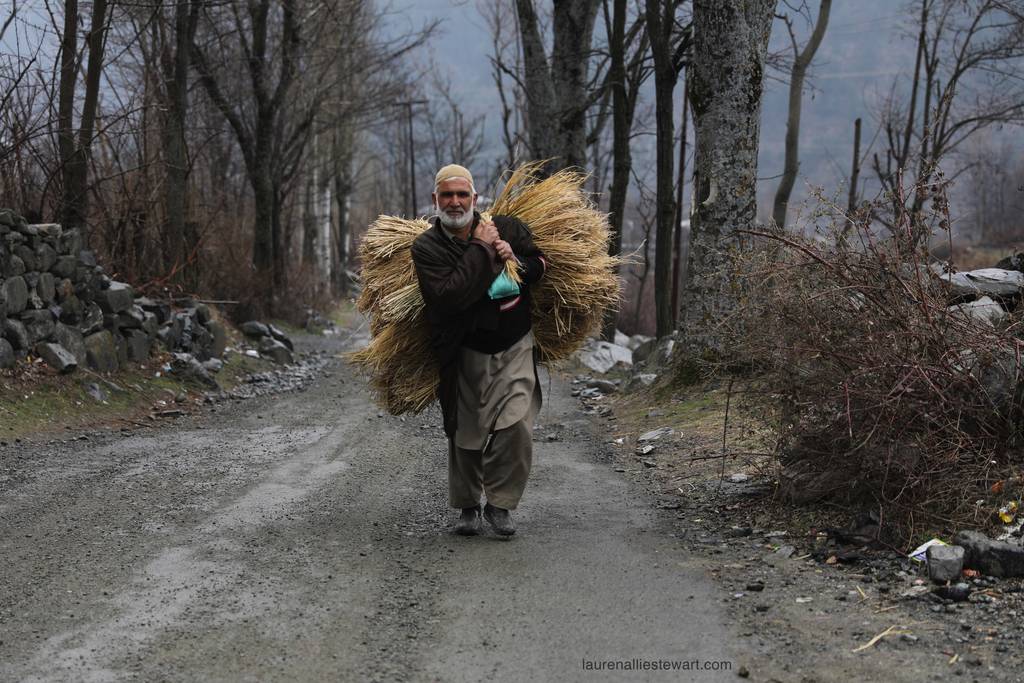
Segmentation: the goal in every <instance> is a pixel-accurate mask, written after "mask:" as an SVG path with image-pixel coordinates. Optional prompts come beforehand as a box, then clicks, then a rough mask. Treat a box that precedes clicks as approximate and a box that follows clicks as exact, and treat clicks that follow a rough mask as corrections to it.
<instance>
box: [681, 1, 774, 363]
mask: <svg viewBox="0 0 1024 683" xmlns="http://www.w3.org/2000/svg"><path fill="white" fill-rule="evenodd" d="M776 2H777V0H749V1H747V2H742V3H741V2H735V1H733V2H722V1H721V0H695V1H694V29H695V30H694V60H693V66H692V67H691V71H690V77H691V78H692V81H691V83H690V104H691V108H692V112H693V117H694V129H695V131H696V150H697V153H696V158H695V163H694V165H695V169H694V170H695V181H694V182H695V183H696V185H695V189H696V192H695V199H696V202H695V206H694V213H693V215H692V221H691V225H690V254H689V260H688V267H687V272H686V283H685V286H684V287H683V292H682V305H683V315H682V317H681V324H680V328H681V330H682V332H683V339H684V345H685V347H686V348H687V349H688V350H689V351H690V352H691V353H692V354H695V355H696V356H705V355H707V354H708V353H709V352H710V353H719V352H721V351H722V350H723V349H722V348H721V342H720V339H719V338H718V336H717V334H716V331H715V328H716V326H717V323H718V322H719V320H721V318H722V316H723V315H725V314H727V313H728V312H729V311H730V310H731V308H732V306H733V305H734V298H733V292H732V290H731V284H732V283H731V282H730V280H729V278H728V275H727V273H726V265H727V256H728V251H729V249H731V248H733V247H735V246H737V245H736V239H735V235H734V231H735V230H737V229H743V228H747V227H749V226H751V224H752V223H753V222H754V220H755V219H756V215H757V194H756V189H757V150H758V139H759V133H760V114H761V93H762V88H763V79H764V62H765V54H766V52H767V48H768V36H769V33H770V31H771V24H772V17H773V15H774V11H775V5H776Z"/></svg>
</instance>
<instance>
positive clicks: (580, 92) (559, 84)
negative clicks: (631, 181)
mask: <svg viewBox="0 0 1024 683" xmlns="http://www.w3.org/2000/svg"><path fill="white" fill-rule="evenodd" d="M598 4H599V0H561V1H560V2H556V3H555V14H554V21H553V27H552V28H553V32H554V42H553V49H552V51H551V80H552V83H553V85H554V90H555V102H556V106H557V109H556V112H555V120H556V121H557V125H558V143H559V147H558V148H557V149H556V151H557V152H558V156H559V157H560V167H561V168H567V167H574V166H575V167H579V168H584V167H585V166H586V163H587V118H586V116H587V108H588V105H587V101H588V99H589V95H590V93H588V92H587V87H586V86H587V65H588V64H589V62H590V41H591V38H592V37H593V34H594V21H595V20H596V19H597V9H598ZM540 123H542V124H546V123H548V122H544V121H542V122H540Z"/></svg>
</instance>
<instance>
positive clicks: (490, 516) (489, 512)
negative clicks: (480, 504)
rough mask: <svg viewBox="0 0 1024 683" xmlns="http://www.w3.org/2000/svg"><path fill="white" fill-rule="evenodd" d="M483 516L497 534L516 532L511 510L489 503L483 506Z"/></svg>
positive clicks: (509, 534)
mask: <svg viewBox="0 0 1024 683" xmlns="http://www.w3.org/2000/svg"><path fill="white" fill-rule="evenodd" d="M484 518H485V519H486V520H487V523H488V524H490V525H491V528H493V529H494V533H496V534H498V535H499V536H511V535H512V534H514V533H515V532H516V524H515V522H513V521H512V512H511V511H509V510H506V509H505V508H499V507H494V506H493V505H491V504H490V503H488V504H487V505H485V506H484Z"/></svg>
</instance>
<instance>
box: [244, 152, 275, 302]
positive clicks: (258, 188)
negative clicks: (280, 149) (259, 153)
mask: <svg viewBox="0 0 1024 683" xmlns="http://www.w3.org/2000/svg"><path fill="white" fill-rule="evenodd" d="M250 182H251V183H252V190H253V199H254V203H255V214H256V215H255V221H254V224H253V240H252V245H253V246H252V265H253V267H254V268H255V269H256V272H257V273H258V274H259V275H260V279H261V280H263V281H264V282H266V277H267V276H269V275H270V274H271V270H272V269H273V267H274V234H273V222H274V187H273V184H272V183H271V181H270V172H269V170H267V171H266V172H257V173H256V175H251V176H250Z"/></svg>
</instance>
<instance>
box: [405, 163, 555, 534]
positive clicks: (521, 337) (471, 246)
mask: <svg viewBox="0 0 1024 683" xmlns="http://www.w3.org/2000/svg"><path fill="white" fill-rule="evenodd" d="M432 198H433V201H434V210H435V212H436V216H435V217H434V218H433V220H432V221H431V226H430V228H429V229H428V230H427V231H426V232H424V233H423V234H422V235H420V236H419V237H418V238H416V241H415V243H414V244H413V246H412V260H413V263H414V264H415V267H416V277H417V279H418V280H419V286H420V292H421V293H422V294H423V301H424V302H425V304H426V308H425V312H426V318H427V322H428V325H429V327H430V344H431V348H432V349H433V351H434V353H435V354H436V355H437V358H438V360H439V361H440V368H441V369H440V383H439V385H438V399H439V400H440V403H441V412H442V414H443V416H444V430H445V434H447V435H448V491H449V500H450V503H451V506H452V507H454V508H459V509H461V511H462V513H461V515H460V517H459V521H458V523H457V524H456V526H455V532H456V533H459V534H462V535H470V536H471V535H475V534H478V533H480V529H481V526H482V524H481V521H480V496H481V494H484V495H485V496H486V499H487V504H486V505H485V506H484V509H483V516H484V518H485V519H487V521H488V523H489V524H490V525H491V526H492V527H493V529H494V531H495V532H496V533H498V534H500V535H502V536H511V535H512V534H514V533H515V524H514V523H513V520H512V514H511V510H514V509H515V508H516V506H517V505H518V504H519V499H520V498H521V497H522V495H523V489H524V488H525V487H526V480H527V478H528V477H529V474H530V466H531V463H532V458H533V421H534V418H535V417H536V416H537V413H538V412H539V410H540V403H541V395H540V384H539V382H538V381H537V371H536V366H535V364H534V355H533V335H532V334H531V331H530V308H531V298H530V286H531V285H532V284H534V283H536V282H537V281H538V280H540V278H541V277H542V276H543V275H544V271H545V270H546V269H547V262H546V261H545V260H544V255H543V254H542V253H541V252H540V250H539V249H537V247H536V245H534V243H533V238H532V236H531V234H530V231H529V229H528V228H527V227H526V226H525V225H524V224H523V223H522V222H520V221H519V220H517V219H515V218H512V217H510V216H494V217H493V218H492V220H490V221H485V220H483V219H482V218H481V216H480V214H479V213H478V212H477V211H476V202H477V193H476V190H475V188H474V186H473V176H472V175H470V172H469V171H468V170H466V169H465V168H463V167H462V166H458V165H454V164H452V165H449V166H445V167H444V168H442V169H441V170H440V171H438V173H437V176H436V177H435V179H434V192H433V195H432ZM509 260H512V261H514V262H515V263H516V264H517V268H518V272H519V275H520V277H521V279H522V284H521V285H518V286H517V285H516V283H514V282H513V281H512V280H511V279H510V278H508V277H507V275H503V271H504V269H505V262H506V261H509Z"/></svg>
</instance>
